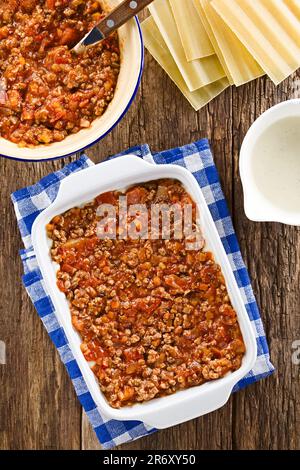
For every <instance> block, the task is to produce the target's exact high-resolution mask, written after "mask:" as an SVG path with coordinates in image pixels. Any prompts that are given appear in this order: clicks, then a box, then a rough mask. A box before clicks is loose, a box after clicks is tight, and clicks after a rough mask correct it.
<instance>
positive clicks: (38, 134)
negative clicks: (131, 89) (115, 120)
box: [0, 0, 120, 147]
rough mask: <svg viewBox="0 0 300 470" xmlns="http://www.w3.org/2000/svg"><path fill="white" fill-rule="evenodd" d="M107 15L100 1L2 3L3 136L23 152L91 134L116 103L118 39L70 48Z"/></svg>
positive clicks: (13, 0)
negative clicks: (89, 130) (79, 50)
mask: <svg viewBox="0 0 300 470" xmlns="http://www.w3.org/2000/svg"><path fill="white" fill-rule="evenodd" d="M104 15H105V13H104V11H103V10H102V8H101V5H100V3H99V2H98V1H95V0H0V136H1V137H3V138H5V139H8V140H10V141H12V142H14V143H16V144H18V145H19V146H21V147H32V146H35V145H38V144H50V143H52V142H58V141H61V140H63V139H64V138H65V137H67V136H68V135H69V134H74V133H77V132H78V131H79V130H80V129H83V128H87V127H90V125H91V123H92V122H93V121H94V120H95V119H96V118H97V117H99V116H101V115H102V114H103V113H104V112H105V110H106V108H107V106H108V104H109V103H110V101H111V100H112V98H113V96H114V91H115V88H116V84H117V80H118V76H119V70H120V49H119V39H118V35H117V33H113V34H112V35H111V36H110V37H109V38H107V39H105V40H104V41H102V42H101V43H100V44H97V45H95V46H93V47H91V48H88V49H87V50H86V51H84V52H83V53H82V54H79V55H77V54H75V53H74V52H72V51H71V50H70V49H71V48H72V47H73V46H74V45H75V44H76V43H77V42H78V41H79V40H80V39H81V38H82V37H83V36H84V35H85V34H86V33H87V32H88V31H89V30H90V29H91V28H92V26H93V25H94V24H96V23H97V22H99V20H100V19H101V18H102V17H103V16H104Z"/></svg>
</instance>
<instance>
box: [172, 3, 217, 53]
mask: <svg viewBox="0 0 300 470" xmlns="http://www.w3.org/2000/svg"><path fill="white" fill-rule="evenodd" d="M170 4H171V8H172V11H173V15H174V19H175V22H176V25H177V29H178V32H179V35H180V39H181V42H182V46H183V49H184V52H185V55H186V58H187V60H188V61H191V60H195V59H202V58H203V57H207V56H210V55H213V54H215V50H214V48H213V46H212V43H211V41H210V39H209V37H208V34H207V32H206V29H205V28H204V25H203V22H202V21H201V18H200V16H199V15H198V14H197V10H196V7H195V5H194V2H193V1H192V0H186V1H183V0H170Z"/></svg>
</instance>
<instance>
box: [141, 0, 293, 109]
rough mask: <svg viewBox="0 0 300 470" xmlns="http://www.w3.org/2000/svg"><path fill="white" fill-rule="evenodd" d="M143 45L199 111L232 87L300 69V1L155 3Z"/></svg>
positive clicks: (177, 0)
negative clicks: (264, 76) (263, 76)
mask: <svg viewBox="0 0 300 470" xmlns="http://www.w3.org/2000/svg"><path fill="white" fill-rule="evenodd" d="M149 10H150V13H151V16H150V17H149V18H147V19H146V20H145V21H144V22H143V23H142V29H143V35H144V41H145V46H146V48H147V49H148V50H149V52H150V53H151V54H152V55H153V57H154V58H155V59H156V60H157V62H158V63H159V64H160V65H161V66H162V68H163V69H164V70H165V71H166V72H167V74H168V75H169V76H170V77H171V79H172V80H173V81H174V82H175V83H176V85H177V86H178V88H179V89H180V90H181V91H182V93H183V94H184V96H185V97H186V98H187V99H188V100H189V102H190V103H191V105H192V106H193V107H194V108H195V109H196V110H199V109H200V108H202V107H203V106H205V105H206V104H207V103H208V102H210V101H211V100H212V99H213V98H215V97H216V96H217V95H219V94H220V93H221V92H222V91H223V90H225V89H226V88H227V87H228V86H230V85H235V86H240V85H243V84H245V83H247V82H249V81H251V80H254V79H256V78H258V77H261V76H262V75H265V74H267V75H268V76H269V77H270V78H271V79H272V80H273V82H274V83H275V84H276V85H277V84H278V83H280V82H281V81H283V80H284V79H285V78H287V77H288V76H289V75H290V74H292V73H293V72H295V71H296V70H297V69H298V68H299V67H300V0H155V1H154V2H153V3H152V4H151V5H150V6H149Z"/></svg>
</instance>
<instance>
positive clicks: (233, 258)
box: [12, 140, 274, 449]
mask: <svg viewBox="0 0 300 470" xmlns="http://www.w3.org/2000/svg"><path fill="white" fill-rule="evenodd" d="M126 154H127V155H128V154H134V155H137V156H139V157H141V158H143V159H145V160H147V161H150V162H152V163H153V164H165V163H172V164H176V165H180V166H183V167H185V168H187V169H188V170H190V171H191V172H192V173H193V175H194V176H195V178H196V180H197V182H198V183H199V185H200V186H201V189H202V192H203V194H204V197H205V199H206V202H207V204H208V207H209V209H210V212H211V214H212V217H213V219H214V221H215V224H216V227H217V229H218V232H219V235H220V237H221V240H222V242H223V245H224V248H225V251H226V253H227V256H228V259H229V261H230V264H231V267H232V270H233V272H234V275H235V278H236V280H237V283H238V286H239V288H240V291H241V294H242V297H243V299H244V302H245V306H246V309H247V312H248V315H249V317H250V320H251V323H252V327H253V329H254V331H255V333H256V339H257V346H258V357H257V361H256V363H255V366H254V368H253V370H252V371H251V372H250V373H249V374H248V375H247V376H246V377H244V378H243V379H242V380H241V381H240V382H239V383H238V384H237V386H236V387H235V390H238V389H241V388H243V387H245V386H246V385H249V384H251V383H252V382H255V381H257V380H259V379H262V378H263V377H266V376H268V375H269V374H271V373H272V372H273V370H274V368H273V366H272V364H271V362H270V358H269V350H268V345H267V341H266V337H265V334H264V329H263V325H262V322H261V318H260V315H259V311H258V307H257V304H256V301H255V298H254V295H253V292H252V288H251V285H250V280H249V276H248V272H247V269H246V267H245V265H244V262H243V260H242V257H241V253H240V250H239V245H238V241H237V239H236V236H235V233H234V229H233V226H232V222H231V218H230V215H229V212H228V209H227V204H226V201H225V199H224V195H223V193H222V190H221V186H220V182H219V178H218V173H217V170H216V167H215V165H214V162H213V158H212V155H211V152H210V148H209V144H208V141H207V140H200V141H199V142H196V143H194V144H190V145H187V146H185V147H181V148H176V149H173V150H167V151H165V152H161V153H157V154H151V152H150V149H149V147H148V146H147V145H143V146H140V147H135V148H131V149H129V150H127V151H126V152H124V153H122V154H119V155H115V156H114V157H111V158H116V157H121V156H122V155H126ZM91 165H93V163H92V162H91V161H90V160H89V159H88V158H87V157H86V156H85V155H83V156H82V157H81V158H80V159H79V160H77V161H75V162H73V163H70V164H68V165H66V166H65V167H64V168H63V169H62V170H59V171H57V172H55V173H52V174H50V175H48V176H46V177H44V178H43V179H41V180H40V181H39V182H38V183H36V184H34V185H33V186H30V187H27V188H24V189H20V190H19V191H16V192H15V193H13V194H12V201H13V204H14V208H15V212H16V216H17V220H18V225H19V229H20V232H21V236H22V239H23V242H24V245H25V249H23V250H21V252H20V254H21V258H22V261H23V266H24V276H23V282H24V285H25V287H26V290H27V292H28V294H29V296H30V298H31V300H32V302H33V303H34V306H35V308H36V310H37V312H38V314H39V316H40V317H41V319H42V322H43V323H44V326H45V328H46V330H47V331H48V333H49V336H50V338H51V339H52V341H53V343H54V344H55V346H56V348H57V350H58V352H59V354H60V357H61V360H62V361H63V363H64V364H65V366H66V369H67V371H68V373H69V375H70V377H71V380H72V382H73V385H74V388H75V390H76V393H77V395H78V398H79V400H80V402H81V404H82V406H83V408H84V410H85V412H86V414H87V416H88V418H89V420H90V422H91V424H92V426H93V428H94V430H95V432H96V434H97V436H98V439H99V441H100V443H101V444H102V446H103V447H104V448H106V449H109V448H112V447H114V446H116V445H119V444H122V443H124V442H127V441H130V440H133V439H137V438H139V437H142V436H144V435H147V434H150V433H152V432H154V431H155V429H153V428H151V427H149V426H147V425H145V424H144V423H142V422H139V421H127V422H121V421H115V420H107V419H106V418H105V417H104V416H103V415H101V412H100V410H99V409H98V408H97V407H96V405H95V403H94V401H93V399H92V397H91V394H90V393H89V390H88V387H87V385H86V383H85V381H84V378H83V376H82V374H81V372H80V369H79V367H78V364H77V362H76V360H75V358H74V356H73V354H72V351H71V349H70V346H69V344H68V340H67V338H66V335H65V333H64V330H63V328H62V327H61V325H60V323H59V321H58V319H57V316H56V312H55V310H54V307H53V304H52V301H51V299H50V297H49V295H48V294H47V291H46V289H45V285H44V282H43V279H42V276H41V272H40V270H39V267H38V264H37V261H36V257H35V253H34V251H33V248H32V244H31V227H32V224H33V222H34V220H35V218H36V217H37V216H38V215H39V213H40V212H41V211H43V210H44V209H45V208H46V207H48V206H49V204H51V202H52V201H54V199H55V197H56V195H57V192H58V189H59V184H60V180H62V179H63V178H65V177H66V176H68V175H69V174H71V173H73V172H74V171H80V170H81V169H83V168H87V167H88V166H91Z"/></svg>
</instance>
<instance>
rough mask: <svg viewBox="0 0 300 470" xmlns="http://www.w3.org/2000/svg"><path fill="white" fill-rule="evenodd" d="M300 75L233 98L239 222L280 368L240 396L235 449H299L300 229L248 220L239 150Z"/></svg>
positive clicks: (258, 86) (256, 85) (257, 86)
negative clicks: (295, 355) (296, 362)
mask: <svg viewBox="0 0 300 470" xmlns="http://www.w3.org/2000/svg"><path fill="white" fill-rule="evenodd" d="M299 77H300V72H298V74H295V75H294V76H293V77H292V78H290V79H289V80H286V81H285V82H283V83H282V84H281V85H280V86H279V87H278V88H276V87H275V86H274V85H273V84H272V83H271V81H270V80H269V79H261V80H259V81H257V82H255V83H253V84H250V85H248V86H246V87H243V88H241V89H240V91H239V93H238V94H234V99H233V106H234V113H233V138H234V141H233V145H234V153H233V158H234V178H233V182H234V223H235V228H236V231H237V235H238V238H239V241H240V244H241V249H242V253H243V255H244V258H245V261H246V263H247V266H248V268H249V271H250V276H251V278H252V281H253V288H254V292H255V294H256V296H257V300H258V303H259V305H260V309H261V315H262V318H263V321H264V325H265V327H266V332H267V336H268V339H269V345H270V348H271V355H272V360H273V363H274V364H275V366H276V368H277V372H276V374H274V375H273V376H272V377H270V378H268V379H266V380H263V381H261V382H259V383H258V384H256V385H253V386H251V387H248V388H247V389H246V390H245V391H243V392H242V393H238V394H236V395H235V398H234V407H233V410H234V418H233V424H234V427H233V446H234V448H236V449H299V446H300V436H299V432H298V429H299V420H300V397H299V386H300V375H299V366H296V365H293V364H292V358H291V356H292V343H293V341H295V340H297V339H299V338H300V322H299V319H300V291H299V285H300V263H299V253H300V229H299V228H296V227H288V226H284V225H281V224H270V223H263V224H261V223H255V222H251V221H249V220H248V219H247V218H246V217H245V214H244V209H243V196H242V188H241V182H240V177H239V171H238V154H239V149H240V146H241V143H242V140H243V138H244V135H245V133H246V131H247V130H248V128H249V126H250V124H251V123H252V122H253V121H254V120H255V119H256V118H257V117H258V116H259V115H260V114H261V113H262V112H264V111H265V110H266V109H268V108H269V107H271V106H272V105H274V104H276V103H278V102H280V101H284V100H286V99H288V98H289V97H291V98H292V97H296V94H297V88H296V86H295V85H294V84H297V83H299V82H297V79H298V80H299ZM254 97H255V99H254ZM298 97H299V94H298ZM283 158H284V155H283ZM297 423H298V425H297Z"/></svg>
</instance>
